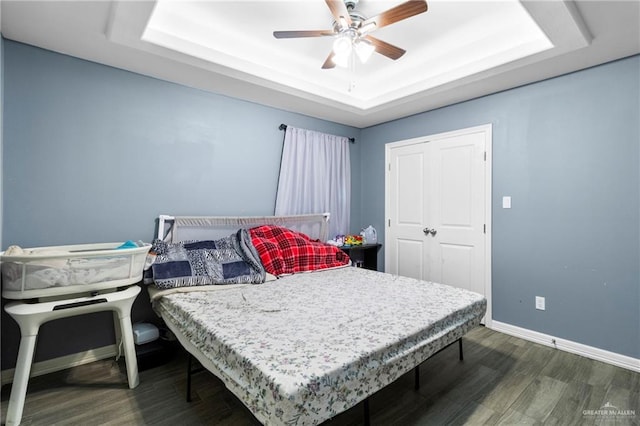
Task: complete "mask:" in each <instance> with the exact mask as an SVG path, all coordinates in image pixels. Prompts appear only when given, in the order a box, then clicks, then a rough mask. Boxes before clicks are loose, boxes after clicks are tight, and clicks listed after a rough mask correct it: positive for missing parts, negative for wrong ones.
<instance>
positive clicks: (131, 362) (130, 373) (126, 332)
mask: <svg viewBox="0 0 640 426" xmlns="http://www.w3.org/2000/svg"><path fill="white" fill-rule="evenodd" d="M120 332H121V333H122V346H124V360H125V362H126V364H127V378H128V380H129V389H133V388H135V387H136V386H138V383H140V379H139V378H138V359H137V358H136V347H135V343H133V328H132V326H131V317H130V316H129V315H125V316H122V317H120Z"/></svg>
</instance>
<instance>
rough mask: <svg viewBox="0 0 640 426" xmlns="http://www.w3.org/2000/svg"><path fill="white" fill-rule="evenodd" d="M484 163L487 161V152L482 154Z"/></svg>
mask: <svg viewBox="0 0 640 426" xmlns="http://www.w3.org/2000/svg"><path fill="white" fill-rule="evenodd" d="M484 161H487V151H485V152H484Z"/></svg>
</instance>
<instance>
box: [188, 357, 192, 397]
mask: <svg viewBox="0 0 640 426" xmlns="http://www.w3.org/2000/svg"><path fill="white" fill-rule="evenodd" d="M192 359H193V355H191V354H189V358H188V360H187V402H191V361H192Z"/></svg>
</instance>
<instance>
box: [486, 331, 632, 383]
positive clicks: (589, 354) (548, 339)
mask: <svg viewBox="0 0 640 426" xmlns="http://www.w3.org/2000/svg"><path fill="white" fill-rule="evenodd" d="M489 328H491V329H492V330H495V331H499V332H501V333H505V334H508V335H510V336H515V337H519V338H521V339H524V340H528V341H530V342H534V343H539V344H541V345H545V346H550V347H552V348H556V349H560V350H562V351H565V352H570V353H572V354H576V355H581V356H583V357H586V358H591V359H595V360H596V361H602V362H606V363H608V364H612V365H615V366H617V367H622V368H626V369H628V370H631V371H636V372H639V373H640V359H638V358H632V357H630V356H626V355H621V354H618V353H615V352H609V351H606V350H604V349H599V348H595V347H593V346H588V345H584V344H582V343H577V342H573V341H571V340H566V339H561V338H559V337H555V336H551V335H548V334H544V333H539V332H537V331H533V330H528V329H526V328H521V327H516V326H515V325H511V324H506V323H503V322H499V321H495V320H494V321H492V322H491V326H489ZM554 342H555V343H554Z"/></svg>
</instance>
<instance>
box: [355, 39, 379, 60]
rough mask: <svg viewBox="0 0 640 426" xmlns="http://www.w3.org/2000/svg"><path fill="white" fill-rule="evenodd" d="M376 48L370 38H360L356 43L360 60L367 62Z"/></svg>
mask: <svg viewBox="0 0 640 426" xmlns="http://www.w3.org/2000/svg"><path fill="white" fill-rule="evenodd" d="M375 50H376V48H375V46H374V45H373V44H371V43H370V42H369V41H368V40H363V39H361V40H358V41H357V42H356V44H355V51H356V54H357V55H358V58H359V59H360V62H362V63H363V64H366V63H367V61H368V60H369V58H370V57H371V55H373V52H375Z"/></svg>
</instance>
